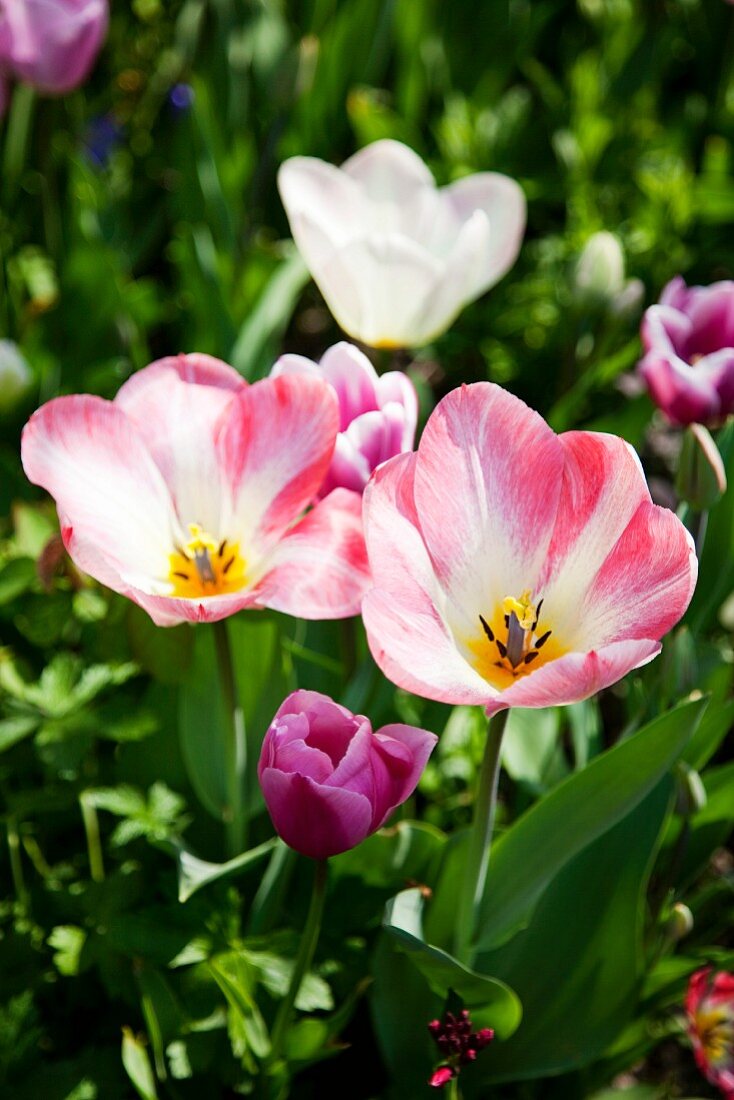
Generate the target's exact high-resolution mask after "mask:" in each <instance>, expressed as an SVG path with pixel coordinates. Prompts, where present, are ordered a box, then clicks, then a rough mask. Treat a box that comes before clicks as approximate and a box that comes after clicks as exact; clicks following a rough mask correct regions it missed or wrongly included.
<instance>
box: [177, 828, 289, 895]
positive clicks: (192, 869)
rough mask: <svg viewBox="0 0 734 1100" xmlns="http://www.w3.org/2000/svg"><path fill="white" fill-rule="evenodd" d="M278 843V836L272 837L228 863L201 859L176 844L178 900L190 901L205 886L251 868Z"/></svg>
mask: <svg viewBox="0 0 734 1100" xmlns="http://www.w3.org/2000/svg"><path fill="white" fill-rule="evenodd" d="M277 843H278V838H277V837H272V838H271V839H270V840H266V841H265V842H264V844H260V845H259V846H258V847H257V848H251V849H250V851H249V852H243V854H242V855H241V856H236V857H235V859H230V860H228V861H227V862H226V863H209V862H207V860H205V859H199V857H198V856H195V855H194V854H193V852H189V851H187V849H186V848H184V847H183V846H179V845H177V846H175V852H174V854H175V856H176V861H177V863H178V900H179V901H181V902H184V901H188V899H189V898H190V897H191V896H192V895H193V894H195V893H196V892H197V891H198V890H201V888H202V887H203V886H208V885H209V883H211V882H219V881H220V880H221V879H224V878H229V877H231V876H233V875H238V874H241V873H242V872H243V871H247V870H249V869H250V868H251V867H253V866H254V865H255V864H256V863H258V862H259V861H260V860H261V859H263V858H264V857H265V856H267V855H269V854H270V853H271V852H272V851H273V849H274V848H275V846H276V844H277Z"/></svg>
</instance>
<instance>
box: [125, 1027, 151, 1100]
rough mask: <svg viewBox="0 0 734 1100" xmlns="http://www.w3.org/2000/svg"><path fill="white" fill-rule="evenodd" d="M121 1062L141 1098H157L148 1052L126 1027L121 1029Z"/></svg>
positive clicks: (143, 1099) (149, 1099) (142, 1099)
mask: <svg viewBox="0 0 734 1100" xmlns="http://www.w3.org/2000/svg"><path fill="white" fill-rule="evenodd" d="M122 1064H123V1066H124V1067H125V1071H126V1073H127V1075H128V1077H129V1078H130V1080H131V1081H132V1083H133V1085H134V1086H135V1091H136V1092H137V1094H138V1096H140V1097H141V1100H157V1097H158V1093H157V1091H156V1087H155V1077H154V1076H153V1067H152V1066H151V1064H150V1059H149V1058H148V1052H147V1051H146V1049H145V1047H144V1046H143V1043H142V1042H141V1040H140V1039H138V1038H137V1036H135V1035H133V1033H132V1031H131V1030H130V1028H128V1027H125V1028H123V1029H122Z"/></svg>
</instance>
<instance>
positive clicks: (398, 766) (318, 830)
mask: <svg viewBox="0 0 734 1100" xmlns="http://www.w3.org/2000/svg"><path fill="white" fill-rule="evenodd" d="M436 741H437V738H436V736H435V735H434V734H432V733H428V731H427V730H422V729H416V728H415V727H414V726H404V725H392V726H384V727H383V728H382V729H380V730H377V732H376V733H373V732H372V726H371V725H370V722H369V719H367V718H365V717H364V716H363V715H359V714H357V715H355V714H352V713H351V711H349V710H347V709H346V707H342V706H339V705H338V703H335V702H334V701H333V700H332V699H330V698H329V697H328V696H327V695H320V694H319V693H318V692H317V691H295V692H293V694H292V695H289V696H288V698H287V699H286V700H285V702H284V703H283V704H282V706H281V707H280V709H279V710H278V713H277V714H276V715H275V718H274V719H273V721H272V722H271V724H270V728H269V729H268V731H267V733H266V734H265V739H264V741H263V747H262V752H261V754H260V763H259V765H258V775H259V777H260V784H261V786H262V790H263V794H264V796H265V802H266V804H267V807H268V810H269V811H270V816H271V818H272V819H273V824H274V825H275V828H276V830H277V832H278V833H279V834H280V836H281V837H282V838H283V840H284V841H285V842H286V844H289V845H290V847H291V848H295V850H296V851H297V852H301V853H302V854H303V855H305V856H311V858H312V859H326V858H327V857H328V856H334V855H337V854H338V853H339V852H346V851H347V850H348V849H349V848H354V847H355V845H357V844H359V843H360V842H361V841H362V840H364V839H365V838H366V837H368V836H369V835H370V834H371V833H374V832H375V830H376V829H379V828H380V826H381V825H383V824H384V823H385V821H386V820H387V818H388V817H389V816H390V814H391V813H392V811H393V810H394V809H395V807H396V806H399V805H400V803H401V802H404V801H405V799H406V798H408V797H409V795H411V794H412V793H413V791H414V790H415V788H416V785H417V783H418V780H419V778H420V775H421V772H422V771H423V768H424V767H425V764H426V761H427V760H428V757H429V756H430V754H431V752H432V750H433V747H434V745H435V744H436Z"/></svg>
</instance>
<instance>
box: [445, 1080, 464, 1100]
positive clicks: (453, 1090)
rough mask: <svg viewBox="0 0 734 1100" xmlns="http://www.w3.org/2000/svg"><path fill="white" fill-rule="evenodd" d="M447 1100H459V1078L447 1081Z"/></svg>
mask: <svg viewBox="0 0 734 1100" xmlns="http://www.w3.org/2000/svg"><path fill="white" fill-rule="evenodd" d="M447 1097H448V1100H461V1093H460V1092H459V1078H458V1077H452V1078H451V1080H450V1081H449V1087H448V1093H447Z"/></svg>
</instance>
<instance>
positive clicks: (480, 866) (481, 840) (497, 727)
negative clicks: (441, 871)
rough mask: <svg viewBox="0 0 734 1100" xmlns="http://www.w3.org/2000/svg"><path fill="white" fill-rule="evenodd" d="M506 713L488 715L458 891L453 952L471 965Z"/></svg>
mask: <svg viewBox="0 0 734 1100" xmlns="http://www.w3.org/2000/svg"><path fill="white" fill-rule="evenodd" d="M509 713H510V712H509V710H501V711H500V712H499V714H496V715H495V716H494V717H493V718H490V720H489V725H488V726H487V739H486V741H485V743H484V757H483V759H482V767H481V771H480V773H479V789H478V790H477V797H476V801H475V803H474V821H473V822H472V831H471V836H470V837H469V850H468V852H467V857H466V867H465V871H464V877H463V880H462V883H461V888H460V894H459V912H458V922H457V927H456V954H457V956H458V958H459V959H460V960H461V961H462V962H464V963H466V964H467V965H471V962H472V955H473V943H474V935H475V933H476V928H477V919H478V916H479V906H480V903H481V900H482V895H483V893H484V883H485V881H486V878H487V868H488V866H489V852H490V847H491V844H492V830H493V828H494V815H495V809H496V806H497V784H498V782H499V775H500V749H501V747H502V735H503V734H504V732H505V726H506V725H507V717H508V715H509Z"/></svg>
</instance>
